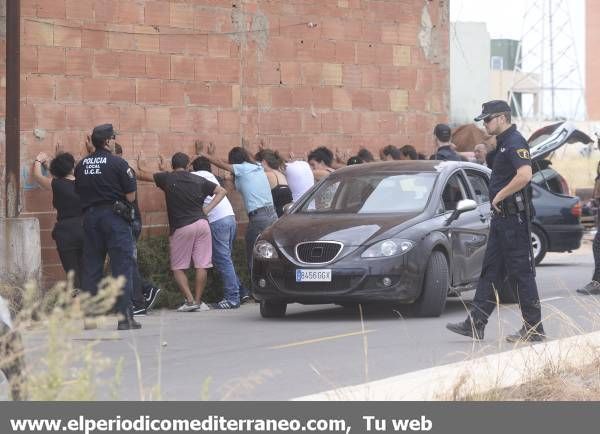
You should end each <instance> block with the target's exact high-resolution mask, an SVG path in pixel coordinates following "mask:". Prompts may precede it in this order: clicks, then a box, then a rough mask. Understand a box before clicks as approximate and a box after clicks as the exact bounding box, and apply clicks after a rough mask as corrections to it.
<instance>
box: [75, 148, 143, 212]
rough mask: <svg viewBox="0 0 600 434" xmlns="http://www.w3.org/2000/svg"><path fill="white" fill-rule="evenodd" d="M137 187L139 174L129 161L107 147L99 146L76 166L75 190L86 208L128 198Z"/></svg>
mask: <svg viewBox="0 0 600 434" xmlns="http://www.w3.org/2000/svg"><path fill="white" fill-rule="evenodd" d="M135 190H136V182H135V173H134V172H133V170H132V169H131V168H130V167H129V165H128V164H127V161H125V160H123V159H122V158H119V157H117V156H115V155H113V154H111V153H110V152H109V151H107V150H106V149H97V150H96V152H94V153H93V154H91V155H89V156H87V157H85V158H84V159H83V160H81V161H80V162H79V163H78V164H77V167H76V168H75V191H76V192H77V194H78V195H79V197H80V198H81V206H82V208H83V209H84V210H85V209H86V208H89V207H91V206H94V205H106V204H111V203H114V202H115V201H117V200H122V201H125V200H126V198H125V194H127V193H132V192H134V191H135Z"/></svg>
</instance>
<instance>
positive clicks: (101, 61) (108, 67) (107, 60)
mask: <svg viewBox="0 0 600 434" xmlns="http://www.w3.org/2000/svg"><path fill="white" fill-rule="evenodd" d="M93 69H94V75H95V76H107V77H117V76H118V75H119V56H118V55H117V53H115V52H113V51H94V67H93Z"/></svg>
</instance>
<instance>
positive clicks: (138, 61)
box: [119, 53, 146, 77]
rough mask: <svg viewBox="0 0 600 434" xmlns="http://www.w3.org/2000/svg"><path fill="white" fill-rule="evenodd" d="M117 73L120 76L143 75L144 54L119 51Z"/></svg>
mask: <svg viewBox="0 0 600 434" xmlns="http://www.w3.org/2000/svg"><path fill="white" fill-rule="evenodd" d="M119 75H120V76H121V77H144V76H145V75H146V56H145V55H144V54H138V53H119Z"/></svg>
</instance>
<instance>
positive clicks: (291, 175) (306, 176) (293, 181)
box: [285, 161, 315, 202]
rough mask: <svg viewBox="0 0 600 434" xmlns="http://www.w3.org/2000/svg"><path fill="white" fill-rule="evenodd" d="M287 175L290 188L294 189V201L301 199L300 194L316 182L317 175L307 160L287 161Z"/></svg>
mask: <svg viewBox="0 0 600 434" xmlns="http://www.w3.org/2000/svg"><path fill="white" fill-rule="evenodd" d="M285 177H286V178H287V182H288V186H289V187H290V190H292V197H293V198H294V202H296V201H297V200H298V199H300V196H302V195H303V194H304V193H305V192H306V191H307V190H308V189H309V188H311V187H312V186H313V185H314V184H315V177H314V175H313V172H312V170H311V168H310V165H309V164H308V163H307V162H306V161H292V162H291V163H286V165H285Z"/></svg>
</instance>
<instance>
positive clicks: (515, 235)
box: [446, 100, 545, 342]
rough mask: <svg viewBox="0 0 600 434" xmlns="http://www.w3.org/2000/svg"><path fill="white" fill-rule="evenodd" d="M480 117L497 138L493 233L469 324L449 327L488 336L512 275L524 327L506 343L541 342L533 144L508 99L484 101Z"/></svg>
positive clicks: (491, 187)
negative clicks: (513, 121) (491, 319)
mask: <svg viewBox="0 0 600 434" xmlns="http://www.w3.org/2000/svg"><path fill="white" fill-rule="evenodd" d="M480 120H483V122H484V125H485V128H486V130H487V132H488V134H493V135H495V136H496V142H497V150H496V155H495V157H494V160H493V166H491V167H492V175H491V179H490V185H489V193H490V201H491V206H492V220H491V223H490V233H489V239H488V242H487V248H486V251H485V258H484V261H483V268H482V272H481V277H480V280H479V283H478V285H477V290H476V292H475V298H474V300H473V303H472V306H471V309H470V313H469V316H468V317H467V319H466V320H465V321H464V322H461V323H457V324H448V325H447V326H446V327H447V328H448V329H449V330H450V331H453V332H454V333H458V334H461V335H464V336H469V337H472V338H474V339H483V332H484V329H485V326H486V324H487V322H488V318H489V316H490V315H491V313H492V312H493V310H494V308H495V306H496V303H497V302H496V300H497V297H496V294H495V293H496V291H499V288H500V285H502V284H503V281H504V277H505V276H506V275H508V277H509V278H511V279H512V280H513V281H515V282H516V285H517V294H518V299H519V304H520V307H521V314H522V316H523V327H522V328H521V329H520V330H519V331H517V332H516V333H515V334H513V335H510V336H508V337H507V338H506V339H507V341H509V342H518V341H530V342H536V341H542V340H544V339H545V334H544V328H543V326H542V315H541V308H540V300H539V296H538V291H537V286H536V283H535V263H534V260H533V254H532V251H531V237H530V230H529V224H530V219H531V218H532V213H533V207H532V205H531V201H530V197H529V192H528V190H529V188H528V187H529V183H530V181H531V177H532V171H531V160H530V156H529V146H528V145H527V142H526V141H525V139H524V138H523V136H522V135H521V134H520V133H519V132H518V131H517V128H516V126H515V125H512V124H511V114H510V107H509V105H508V104H507V103H506V102H505V101H499V100H495V101H489V102H486V103H485V104H483V110H482V113H481V114H480V115H479V116H478V117H476V118H475V121H480Z"/></svg>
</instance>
